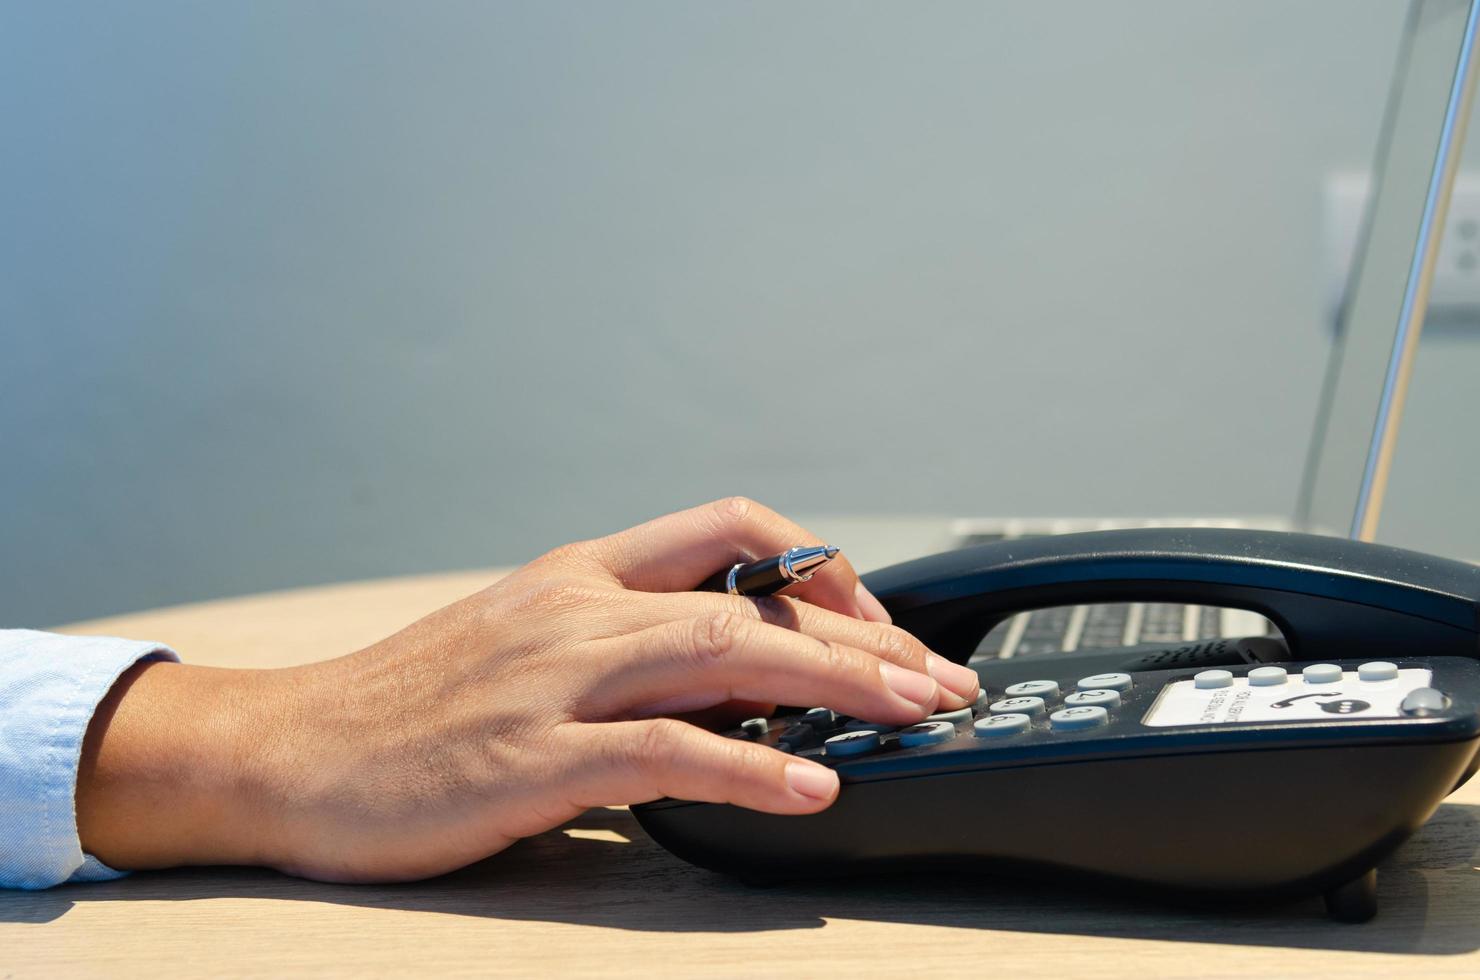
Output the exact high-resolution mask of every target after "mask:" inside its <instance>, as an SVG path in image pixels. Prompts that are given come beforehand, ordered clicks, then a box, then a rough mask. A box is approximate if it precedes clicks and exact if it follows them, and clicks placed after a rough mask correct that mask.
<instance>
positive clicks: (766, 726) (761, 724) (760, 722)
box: [740, 718, 771, 738]
mask: <svg viewBox="0 0 1480 980" xmlns="http://www.w3.org/2000/svg"><path fill="white" fill-rule="evenodd" d="M740 730H741V731H742V732H744V733H745V734H747V735H749V736H750V737H751V738H760V737H761V736H762V735H764V734H766V732H769V731H770V730H771V723H770V722H769V721H767V720H766V719H765V718H747V719H746V720H744V721H742V722H741V723H740Z"/></svg>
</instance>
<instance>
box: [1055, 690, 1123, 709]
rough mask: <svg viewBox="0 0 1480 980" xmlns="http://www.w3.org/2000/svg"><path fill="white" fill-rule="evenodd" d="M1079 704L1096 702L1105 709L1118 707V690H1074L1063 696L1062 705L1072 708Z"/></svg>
mask: <svg viewBox="0 0 1480 980" xmlns="http://www.w3.org/2000/svg"><path fill="white" fill-rule="evenodd" d="M1080 704H1097V705H1099V706H1100V707H1102V708H1104V709H1105V710H1106V711H1113V710H1114V709H1116V708H1118V707H1120V692H1119V691H1108V690H1106V691H1075V692H1074V693H1073V694H1071V695H1069V696H1068V697H1066V698H1064V705H1065V706H1066V707H1069V708H1072V707H1074V706H1075V705H1080Z"/></svg>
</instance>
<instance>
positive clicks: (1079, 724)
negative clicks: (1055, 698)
mask: <svg viewBox="0 0 1480 980" xmlns="http://www.w3.org/2000/svg"><path fill="white" fill-rule="evenodd" d="M1048 721H1049V724H1051V725H1052V726H1053V729H1054V731H1056V732H1078V731H1083V730H1084V729H1086V728H1098V727H1100V726H1101V725H1104V724H1107V723H1108V722H1109V721H1110V712H1108V711H1106V710H1105V709H1104V708H1101V707H1098V706H1097V705H1093V704H1081V705H1078V706H1076V707H1073V708H1060V709H1059V710H1058V711H1055V712H1054V713H1053V714H1051V715H1049V716H1048Z"/></svg>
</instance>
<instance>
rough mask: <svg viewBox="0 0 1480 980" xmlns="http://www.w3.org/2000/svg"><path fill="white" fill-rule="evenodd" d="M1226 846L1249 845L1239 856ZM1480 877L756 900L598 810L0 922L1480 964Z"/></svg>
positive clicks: (1444, 823) (1463, 816)
mask: <svg viewBox="0 0 1480 980" xmlns="http://www.w3.org/2000/svg"><path fill="white" fill-rule="evenodd" d="M1271 819H1272V820H1275V821H1277V820H1278V819H1280V818H1279V817H1277V816H1272V817H1271ZM1288 819H1298V816H1291V817H1289V818H1288ZM1228 846H1229V847H1233V848H1238V847H1241V846H1244V844H1243V843H1242V842H1240V841H1229V842H1228ZM1477 861H1480V806H1475V805H1471V804H1461V803H1448V804H1444V805H1443V806H1441V807H1440V808H1439V810H1438V812H1437V813H1435V815H1434V817H1433V819H1432V820H1430V822H1429V823H1428V825H1427V826H1425V827H1424V828H1423V830H1421V831H1420V832H1419V834H1418V835H1416V836H1415V837H1414V838H1413V839H1412V840H1410V841H1409V842H1408V843H1407V844H1405V845H1404V846H1403V847H1402V848H1401V849H1400V850H1399V851H1398V853H1397V854H1395V855H1393V857H1391V858H1390V859H1389V860H1388V861H1387V862H1385V863H1384V865H1383V867H1382V869H1381V871H1380V872H1379V876H1378V900H1379V907H1380V910H1379V912H1378V917H1377V918H1376V919H1375V920H1374V921H1372V922H1370V923H1368V924H1366V925H1360V926H1353V925H1342V924H1339V923H1335V922H1331V921H1330V920H1328V919H1326V917H1325V914H1324V910H1323V907H1322V904H1321V902H1320V901H1319V900H1318V899H1312V900H1309V901H1305V902H1302V903H1297V904H1294V905H1285V906H1278V907H1273V908H1259V909H1248V908H1234V909H1229V908H1223V909H1201V908H1192V909H1188V908H1181V907H1176V906H1168V905H1159V904H1152V903H1148V902H1142V901H1134V900H1125V899H1121V898H1116V897H1113V896H1109V895H1096V894H1090V895H1085V894H1083V893H1081V892H1078V891H1072V890H1070V889H1067V888H1063V887H1052V886H1046V885H1040V884H1032V883H1023V882H1016V881H1010V880H1006V879H998V878H983V877H975V876H960V877H943V876H939V875H933V876H930V877H924V876H922V877H916V878H912V877H907V876H890V877H887V878H886V877H870V878H855V879H845V880H830V881H818V882H803V883H792V884H787V885H781V886H777V887H774V888H754V887H751V886H748V885H745V884H743V883H741V882H738V881H735V880H733V879H730V878H727V877H724V876H722V875H718V874H713V873H711V872H707V871H702V870H699V869H697V868H693V867H690V866H689V865H687V864H684V863H682V862H680V861H679V860H678V859H677V858H674V857H672V856H671V855H669V854H668V853H667V852H666V851H663V850H662V849H661V848H659V847H658V846H657V845H655V844H653V843H652V842H651V841H650V840H649V839H648V838H647V837H646V836H645V835H644V834H643V833H642V831H641V830H640V829H639V828H638V826H637V823H636V821H635V820H634V819H633V818H632V816H631V815H630V814H629V813H627V812H626V811H625V810H593V811H591V812H590V813H588V814H586V815H584V816H583V817H581V818H579V819H577V820H574V821H572V822H571V823H570V824H568V825H566V826H565V827H563V828H561V829H559V830H555V831H551V832H550V833H547V834H543V835H541V836H539V837H536V838H533V839H531V840H527V841H523V842H521V843H520V844H518V845H516V846H514V847H513V848H511V849H509V850H508V851H506V852H504V853H503V854H500V855H497V856H495V857H494V858H491V859H489V860H487V861H483V862H480V863H479V864H476V865H473V866H471V867H469V868H465V869H463V870H462V871H459V872H456V873H454V874H450V875H446V876H444V877H442V878H438V879H435V880H433V881H426V882H419V883H413V884H405V885H390V886H384V885H362V886H354V885H325V884H319V883H315V882H308V881H301V880H298V879H294V878H288V877H285V876H282V875H278V874H276V873H273V872H269V871H263V870H259V869H250V868H211V869H190V870H181V871H169V872H155V873H145V874H138V875H134V876H132V877H130V878H126V879H123V880H120V881H116V882H108V883H101V884H90V885H72V886H66V887H63V888H58V889H53V890H51V891H47V892H36V893H14V892H12V893H9V894H5V895H0V922H12V923H44V922H49V921H52V920H55V919H58V918H60V917H62V916H65V915H66V914H67V913H68V912H69V911H70V910H71V909H72V908H73V907H74V906H83V905H86V904H88V903H94V902H129V901H140V900H143V901H150V902H160V901H166V902H172V901H191V900H198V899H209V898H219V897H223V896H231V897H233V898H239V899H257V900H266V901H285V902H308V903H331V904H338V905H346V906H356V907H363V908H390V909H402V910H407V911H413V912H429V913H440V914H442V915H459V916H475V917H480V918H484V919H495V920H497V919H504V920H511V921H541V922H558V923H572V924H581V925H593V926H602V927H607V928H616V929H629V930H640V931H649V932H713V933H739V932H758V931H769V930H785V929H819V928H823V927H825V925H826V920H827V919H851V920H859V921H881V922H900V923H920V924H929V925H936V926H950V927H956V928H968V929H992V930H999V931H1010V932H1030V933H1044V934H1051V935H1082V936H1113V937H1119V938H1131V939H1160V940H1172V941H1180V942H1192V943H1196V942H1209V943H1213V942H1216V943H1234V944H1245V945H1256V946H1276V947H1292V948H1307V949H1333V950H1349V951H1358V952H1364V951H1365V952H1385V953H1426V954H1433V955H1446V954H1457V953H1467V952H1471V951H1473V950H1475V949H1477V948H1480V868H1477Z"/></svg>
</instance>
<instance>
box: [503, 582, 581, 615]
mask: <svg viewBox="0 0 1480 980" xmlns="http://www.w3.org/2000/svg"><path fill="white" fill-rule="evenodd" d="M603 599H604V596H603V595H602V594H601V593H600V591H598V590H597V589H593V588H592V587H591V586H589V585H585V584H583V583H580V582H572V581H570V580H568V579H545V580H543V581H540V582H536V583H534V584H533V585H530V586H528V587H527V588H525V589H524V590H523V591H521V592H520V593H519V595H518V596H517V597H515V599H514V601H513V610H514V611H515V612H551V613H564V612H570V611H572V610H576V609H589V608H590V607H592V606H594V605H596V604H598V603H600V602H601V601H602V600H603Z"/></svg>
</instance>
